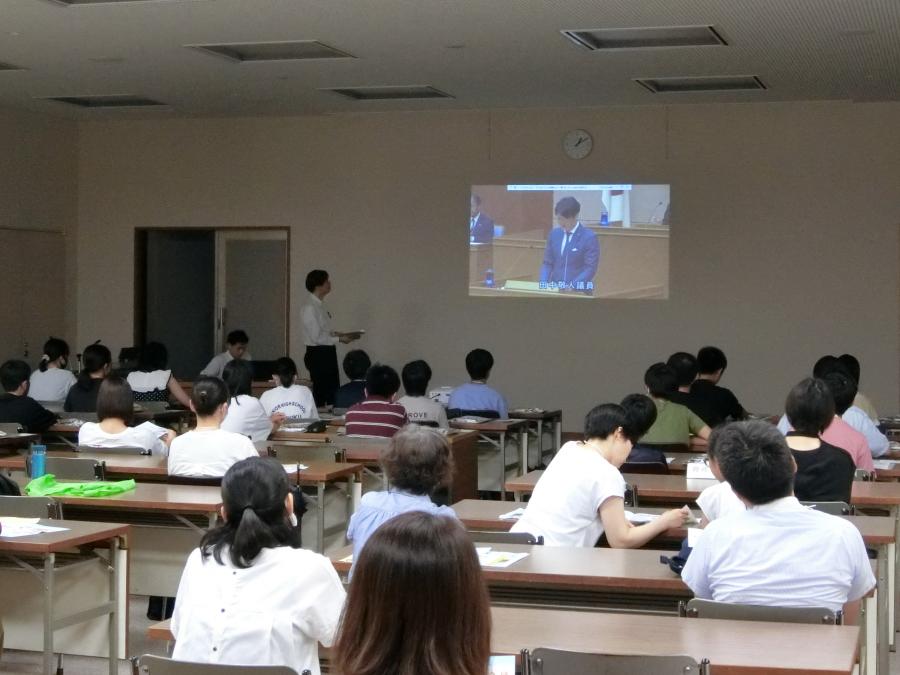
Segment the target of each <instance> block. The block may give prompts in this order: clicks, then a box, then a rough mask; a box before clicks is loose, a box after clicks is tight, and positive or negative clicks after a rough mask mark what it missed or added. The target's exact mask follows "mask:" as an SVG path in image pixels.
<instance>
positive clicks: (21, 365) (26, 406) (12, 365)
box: [0, 359, 57, 434]
mask: <svg viewBox="0 0 900 675" xmlns="http://www.w3.org/2000/svg"><path fill="white" fill-rule="evenodd" d="M30 375H31V366H29V365H28V364H27V363H25V362H24V361H19V360H16V359H13V360H10V361H7V362H6V363H4V364H3V365H2V366H0V385H3V393H2V394H0V422H16V423H18V424H19V425H21V426H22V428H23V429H25V431H27V432H29V433H32V434H39V433H41V432H43V431H47V429H49V428H50V427H52V426H53V425H54V424H55V423H56V420H57V417H56V415H55V414H54V413H52V412H50V411H49V410H47V409H46V408H45V407H44V406H42V405H41V404H40V403H38V402H37V401H35V400H34V399H33V398H31V397H30V396H28V384H29V381H28V378H29V376H30Z"/></svg>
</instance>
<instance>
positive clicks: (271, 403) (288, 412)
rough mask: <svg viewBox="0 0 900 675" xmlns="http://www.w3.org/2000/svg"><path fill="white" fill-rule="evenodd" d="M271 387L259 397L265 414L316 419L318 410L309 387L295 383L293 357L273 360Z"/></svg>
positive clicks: (288, 418) (295, 373)
mask: <svg viewBox="0 0 900 675" xmlns="http://www.w3.org/2000/svg"><path fill="white" fill-rule="evenodd" d="M272 379H273V380H274V381H275V387H274V388H273V389H267V390H266V391H264V392H263V394H262V396H260V397H259V402H260V403H262V407H263V410H265V411H266V415H268V416H269V417H271V416H272V415H275V414H276V413H282V414H283V415H284V416H285V419H287V420H298V419H300V420H310V419H312V420H317V419H319V411H318V410H316V402H315V400H314V399H313V395H312V392H311V391H310V390H309V387H304V386H303V385H302V384H297V364H296V363H294V359H292V358H290V357H288V356H282V357H281V358H280V359H278V360H277V361H276V362H275V374H274V375H272Z"/></svg>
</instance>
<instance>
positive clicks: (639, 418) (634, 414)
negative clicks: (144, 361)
mask: <svg viewBox="0 0 900 675" xmlns="http://www.w3.org/2000/svg"><path fill="white" fill-rule="evenodd" d="M620 405H621V406H622V409H623V410H624V411H625V425H624V427H623V429H624V430H625V436H626V437H627V438H629V439H631V442H632V443H637V442H638V440H639V439H640V437H641V436H643V435H644V434H646V433H647V431H648V430H649V429H650V427H652V426H653V423H654V422H655V421H656V404H655V403H654V402H653V399H651V398H650V397H649V396H645V395H644V394H628V396H626V397H625V398H623V399H622V403H621V404H620Z"/></svg>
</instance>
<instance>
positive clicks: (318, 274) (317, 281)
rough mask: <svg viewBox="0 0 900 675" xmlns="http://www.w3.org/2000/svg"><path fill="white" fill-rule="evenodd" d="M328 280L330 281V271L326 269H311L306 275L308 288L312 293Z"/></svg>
mask: <svg viewBox="0 0 900 675" xmlns="http://www.w3.org/2000/svg"><path fill="white" fill-rule="evenodd" d="M326 281H328V272H326V271H325V270H311V271H310V272H309V273H308V274H307V275H306V290H307V291H309V292H310V293H312V292H313V291H314V290H316V289H317V288H318V287H319V286H321V285H322V284H324V283H325V282H326Z"/></svg>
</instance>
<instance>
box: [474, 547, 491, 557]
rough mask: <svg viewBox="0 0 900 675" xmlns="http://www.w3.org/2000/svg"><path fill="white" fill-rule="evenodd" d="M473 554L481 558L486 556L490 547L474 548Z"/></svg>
mask: <svg viewBox="0 0 900 675" xmlns="http://www.w3.org/2000/svg"><path fill="white" fill-rule="evenodd" d="M475 552H476V553H477V554H478V555H479V557H480V556H483V555H487V554H488V553H490V552H491V547H490V546H476V547H475Z"/></svg>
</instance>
